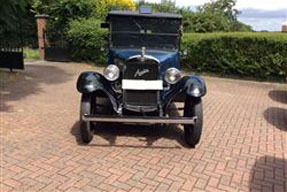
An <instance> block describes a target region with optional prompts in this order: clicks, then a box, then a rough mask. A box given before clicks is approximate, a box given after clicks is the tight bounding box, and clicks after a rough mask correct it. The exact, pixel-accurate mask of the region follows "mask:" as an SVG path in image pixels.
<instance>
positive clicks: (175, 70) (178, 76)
mask: <svg viewBox="0 0 287 192" xmlns="http://www.w3.org/2000/svg"><path fill="white" fill-rule="evenodd" d="M172 72H176V73H174V74H173V75H174V76H175V77H176V79H175V80H174V81H170V79H168V75H170V74H171V73H172ZM181 79H182V73H181V71H180V70H179V69H177V68H175V67H171V68H168V69H167V70H166V72H165V76H164V80H165V81H166V82H167V83H169V84H171V85H174V84H176V83H178V82H179V81H180V80H181Z"/></svg>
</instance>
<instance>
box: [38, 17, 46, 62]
mask: <svg viewBox="0 0 287 192" xmlns="http://www.w3.org/2000/svg"><path fill="white" fill-rule="evenodd" d="M48 17H49V16H48V15H36V19H37V29H38V45H39V51H40V57H41V60H44V59H45V44H47V39H45V35H44V32H45V31H46V26H47V20H48Z"/></svg>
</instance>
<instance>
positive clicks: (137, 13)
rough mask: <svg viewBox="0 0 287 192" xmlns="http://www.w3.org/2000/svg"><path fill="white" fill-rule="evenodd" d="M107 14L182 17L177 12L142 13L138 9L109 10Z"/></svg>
mask: <svg viewBox="0 0 287 192" xmlns="http://www.w3.org/2000/svg"><path fill="white" fill-rule="evenodd" d="M108 16H133V17H151V18H167V19H182V16H181V15H179V14H173V13H151V14H143V13H139V12H138V11H111V12H110V13H109V15H108Z"/></svg>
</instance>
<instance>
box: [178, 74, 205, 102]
mask: <svg viewBox="0 0 287 192" xmlns="http://www.w3.org/2000/svg"><path fill="white" fill-rule="evenodd" d="M183 80H184V81H185V85H184V90H186V94H187V95H189V96H192V97H197V98H198V97H203V96H205V95H206V85H205V82H204V80H203V79H202V78H200V77H198V76H195V75H191V76H186V77H184V78H183Z"/></svg>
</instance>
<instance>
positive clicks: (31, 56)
mask: <svg viewBox="0 0 287 192" xmlns="http://www.w3.org/2000/svg"><path fill="white" fill-rule="evenodd" d="M24 59H25V60H26V61H37V60H40V53H39V49H30V48H24Z"/></svg>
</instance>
